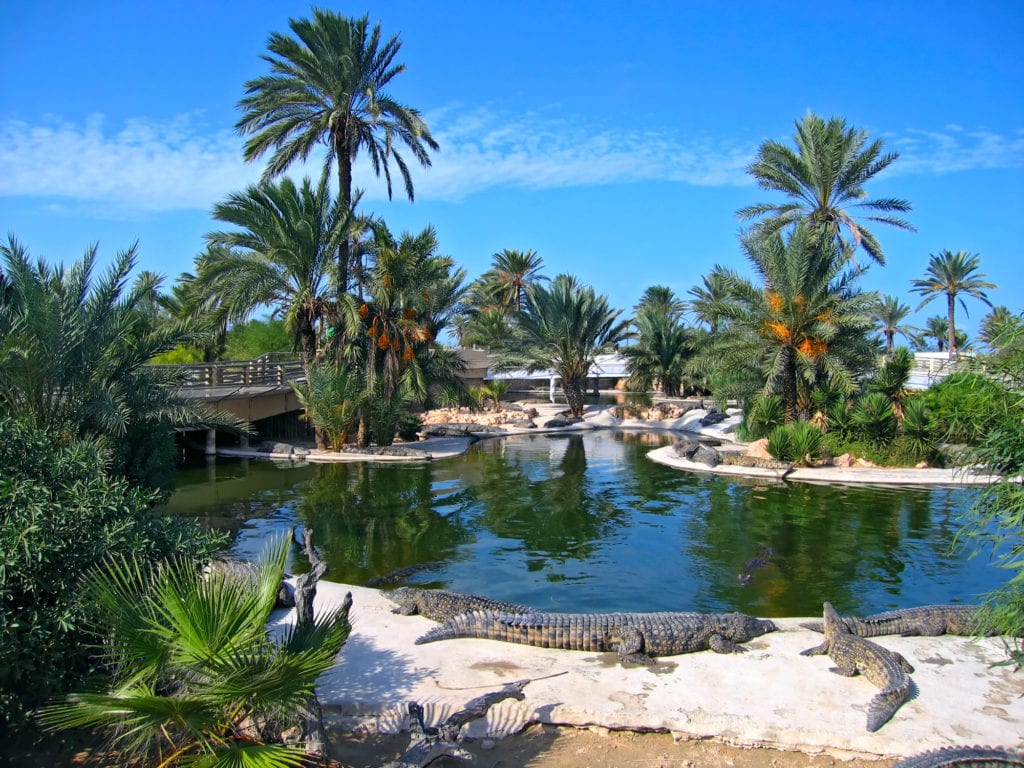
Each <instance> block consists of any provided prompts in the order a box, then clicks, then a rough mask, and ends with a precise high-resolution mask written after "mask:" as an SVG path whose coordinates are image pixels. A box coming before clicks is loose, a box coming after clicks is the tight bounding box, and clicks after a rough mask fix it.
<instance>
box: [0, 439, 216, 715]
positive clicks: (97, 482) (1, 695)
mask: <svg viewBox="0 0 1024 768" xmlns="http://www.w3.org/2000/svg"><path fill="white" fill-rule="evenodd" d="M108 461H109V456H108V455H107V452H106V451H105V450H103V449H102V448H101V446H100V444H99V443H97V442H67V443H61V442H59V440H58V438H56V437H55V436H52V435H49V434H47V433H45V432H43V431H41V430H38V429H36V428H33V427H30V426H27V425H25V424H23V423H21V422H18V421H16V420H14V419H2V420H0V718H2V720H0V733H2V732H4V731H6V732H8V733H10V734H12V735H13V734H22V735H24V728H25V726H26V725H27V723H28V720H29V718H30V717H31V715H32V713H33V710H34V709H35V707H36V706H37V705H38V704H39V703H41V702H42V701H44V700H45V699H46V698H48V697H50V696H53V695H54V694H56V693H59V692H61V691H63V690H66V689H67V687H68V686H69V685H70V684H71V683H73V682H75V681H78V680H80V679H82V678H83V677H85V676H87V675H88V674H89V673H90V672H91V671H93V663H94V662H93V661H92V660H91V659H90V656H89V653H88V650H89V649H88V646H87V645H86V644H85V643H84V635H83V632H82V629H81V627H82V623H83V619H84V617H85V613H86V611H87V610H88V609H89V607H90V606H88V605H81V604H79V602H78V601H77V600H76V588H77V586H78V583H79V580H80V579H81V577H82V575H83V574H84V573H85V572H86V571H87V570H89V569H90V568H91V567H93V566H94V565H96V564H97V563H98V562H100V561H101V560H102V559H103V558H104V557H106V556H108V555H122V554H123V555H128V554H131V555H134V556H137V557H140V558H144V559H145V558H148V559H151V560H159V559H162V558H164V557H166V556H168V555H170V554H173V553H181V554H193V555H196V556H200V557H207V556H209V555H210V554H212V553H213V552H214V551H215V550H216V549H217V548H219V543H220V539H218V538H216V537H214V536H212V535H210V534H204V533H202V532H201V531H200V529H199V526H198V524H197V523H195V522H193V521H186V520H177V519H173V518H166V517H161V516H157V515H152V514H150V511H149V510H150V507H151V506H152V503H153V500H154V498H155V496H154V495H153V494H151V493H147V492H143V491H141V490H138V489H135V488H132V487H131V486H130V485H129V483H128V481H127V480H125V479H124V478H114V477H112V476H111V475H110V474H109V467H108Z"/></svg>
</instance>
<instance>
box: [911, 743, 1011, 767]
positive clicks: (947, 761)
mask: <svg viewBox="0 0 1024 768" xmlns="http://www.w3.org/2000/svg"><path fill="white" fill-rule="evenodd" d="M956 766H976V768H997V767H998V768H1003V766H1022V767H1024V750H1016V749H1009V748H1005V749H1004V748H1003V747H979V746H974V747H943V748H941V749H933V750H931V751H930V752H922V753H921V754H919V755H914V756H913V757H908V758H906V759H905V760H900V761H899V762H898V763H896V764H895V765H894V766H893V767H892V768H955V767H956Z"/></svg>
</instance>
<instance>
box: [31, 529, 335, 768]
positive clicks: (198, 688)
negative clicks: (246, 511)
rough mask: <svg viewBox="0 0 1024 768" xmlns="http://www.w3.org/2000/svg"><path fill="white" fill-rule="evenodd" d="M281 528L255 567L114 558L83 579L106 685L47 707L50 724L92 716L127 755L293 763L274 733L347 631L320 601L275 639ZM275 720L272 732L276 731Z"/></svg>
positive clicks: (87, 721)
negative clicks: (251, 570)
mask: <svg viewBox="0 0 1024 768" xmlns="http://www.w3.org/2000/svg"><path fill="white" fill-rule="evenodd" d="M288 550H289V539H288V538H286V537H282V538H281V539H280V540H279V541H278V542H277V543H276V545H272V546H270V547H268V549H267V551H266V553H265V554H264V557H263V559H262V560H261V562H260V564H259V567H258V571H257V572H256V574H255V575H254V577H253V576H250V575H249V574H248V573H246V572H239V571H236V570H232V569H226V568H225V569H214V570H212V571H211V573H210V574H209V575H206V576H204V575H203V574H202V573H200V571H199V569H198V568H197V567H196V563H194V562H192V561H189V560H176V561H171V562H170V563H164V564H162V565H160V566H155V565H152V564H149V563H140V562H136V561H132V560H127V561H123V560H114V561H111V562H108V563H106V564H105V565H104V566H102V567H100V568H99V569H98V570H97V571H95V572H94V573H93V575H92V576H91V577H90V578H89V579H88V580H87V581H86V585H85V594H86V595H88V599H89V600H90V603H91V604H92V605H95V606H96V607H97V611H98V614H99V619H98V622H97V626H96V635H97V638H98V639H100V640H102V649H103V653H104V655H105V658H106V661H107V664H108V666H109V668H110V669H111V670H112V677H111V680H110V684H109V687H108V689H107V690H106V691H105V692H103V693H76V694H71V695H70V696H68V698H67V699H66V700H65V701H64V702H62V703H59V704H54V705H51V706H49V707H47V708H46V709H45V710H44V712H43V716H42V719H43V722H44V724H46V725H47V726H48V727H49V728H53V729H63V728H78V727H83V726H85V727H94V728H95V727H98V728H100V729H103V730H106V731H108V732H109V733H110V734H111V741H112V746H113V747H114V748H115V749H117V750H118V751H119V752H120V753H121V755H122V757H123V758H125V759H126V760H127V761H128V762H131V761H132V760H133V759H134V760H138V761H140V762H146V761H147V760H148V761H149V762H150V763H151V764H157V763H159V764H160V765H162V766H171V765H208V766H225V767H226V766H243V767H244V766H251V767H252V768H265V767H267V766H300V765H302V764H304V761H303V757H304V755H303V752H302V751H301V745H293V746H288V745H285V744H283V743H280V732H281V730H283V729H284V728H286V727H287V726H288V725H290V724H291V723H292V722H295V721H297V720H298V717H297V714H296V713H297V712H299V711H301V710H302V709H303V708H304V707H305V706H306V704H307V702H308V701H309V699H310V697H311V696H313V695H314V691H315V685H316V680H317V678H318V677H320V675H321V674H323V673H324V672H325V671H326V670H327V669H329V668H330V667H331V666H332V665H333V663H334V658H335V656H336V655H337V653H338V651H339V650H340V649H341V646H342V645H343V644H344V642H345V640H346V638H347V637H348V632H349V624H348V617H347V611H346V610H345V609H344V608H341V609H336V610H334V611H322V610H321V611H318V612H317V615H316V618H315V620H314V621H313V623H312V624H310V625H296V626H293V627H292V628H290V629H289V630H288V631H286V632H285V633H284V635H283V636H281V637H280V638H277V639H271V638H269V637H268V636H267V630H266V625H267V621H268V619H269V618H270V612H271V611H272V610H273V608H274V604H275V599H276V596H277V592H278V589H279V587H280V584H281V579H282V578H283V575H284V568H285V562H286V560H287V557H288ZM275 730H276V731H277V732H276V733H274V731H275Z"/></svg>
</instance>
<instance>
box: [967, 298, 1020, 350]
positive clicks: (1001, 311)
mask: <svg viewBox="0 0 1024 768" xmlns="http://www.w3.org/2000/svg"><path fill="white" fill-rule="evenodd" d="M1022 327H1024V320H1022V318H1021V316H1020V315H1015V314H1013V313H1012V312H1011V311H1010V310H1009V308H1007V307H1005V306H1003V305H1000V306H998V307H992V311H991V312H989V313H988V314H987V315H985V317H983V318H982V319H981V327H980V329H979V331H978V338H979V339H981V340H982V341H983V342H984V343H985V344H986V346H988V348H989V349H990V350H992V351H993V352H998V351H1000V350H1001V349H1002V348H1003V347H1004V346H1006V344H1007V343H1008V342H1009V341H1010V340H1011V339H1013V338H1014V337H1016V336H1018V335H1019V333H1020V330H1021V328H1022Z"/></svg>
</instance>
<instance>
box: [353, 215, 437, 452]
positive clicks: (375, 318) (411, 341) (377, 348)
mask: <svg viewBox="0 0 1024 768" xmlns="http://www.w3.org/2000/svg"><path fill="white" fill-rule="evenodd" d="M374 239H375V247H374V261H373V265H372V266H371V267H370V269H369V270H368V273H367V277H368V281H367V285H366V293H367V296H366V301H363V302H361V303H359V302H357V300H356V299H354V298H353V297H351V296H349V297H346V303H347V318H348V325H349V335H350V337H351V338H354V339H357V338H363V339H365V342H366V356H365V365H366V374H367V381H366V392H367V396H368V397H370V398H371V399H372V398H379V399H381V400H382V401H383V404H384V405H389V404H390V403H391V401H392V399H393V398H394V397H395V396H396V394H397V393H398V391H399V387H400V386H401V385H402V384H403V381H404V382H405V383H407V384H408V385H409V386H412V385H413V384H414V383H415V382H419V385H420V389H421V392H422V390H423V389H425V377H424V376H423V375H422V372H421V370H420V369H419V363H418V358H417V352H418V351H419V350H420V349H422V348H424V347H425V346H426V345H429V344H430V343H432V342H433V341H434V332H435V328H436V325H437V322H438V318H439V317H440V316H441V315H440V314H438V313H437V310H438V307H437V306H434V305H433V304H432V297H433V296H435V295H436V294H437V292H438V291H442V290H443V291H449V292H450V291H451V290H452V286H451V284H450V279H451V277H452V275H451V270H452V268H453V262H452V260H451V259H450V258H449V257H447V256H439V255H438V254H437V249H438V247H439V244H438V240H437V233H436V232H435V231H434V229H433V227H427V228H426V229H424V230H423V231H422V232H420V233H419V234H418V235H415V236H414V235H411V234H409V233H405V234H403V235H402V237H401V238H400V239H398V240H395V238H394V237H393V236H392V234H391V233H390V232H389V231H388V230H387V227H386V226H384V225H383V224H382V223H379V222H378V223H377V225H376V226H375V231H374ZM378 379H379V381H378ZM368 405H369V406H373V405H375V404H374V403H369V404H368ZM366 417H367V409H364V414H363V418H362V419H361V420H360V427H359V439H360V442H361V443H362V444H366V441H367V440H368V437H369V433H368V431H367V429H368V427H369V425H368V423H367V418H366Z"/></svg>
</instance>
